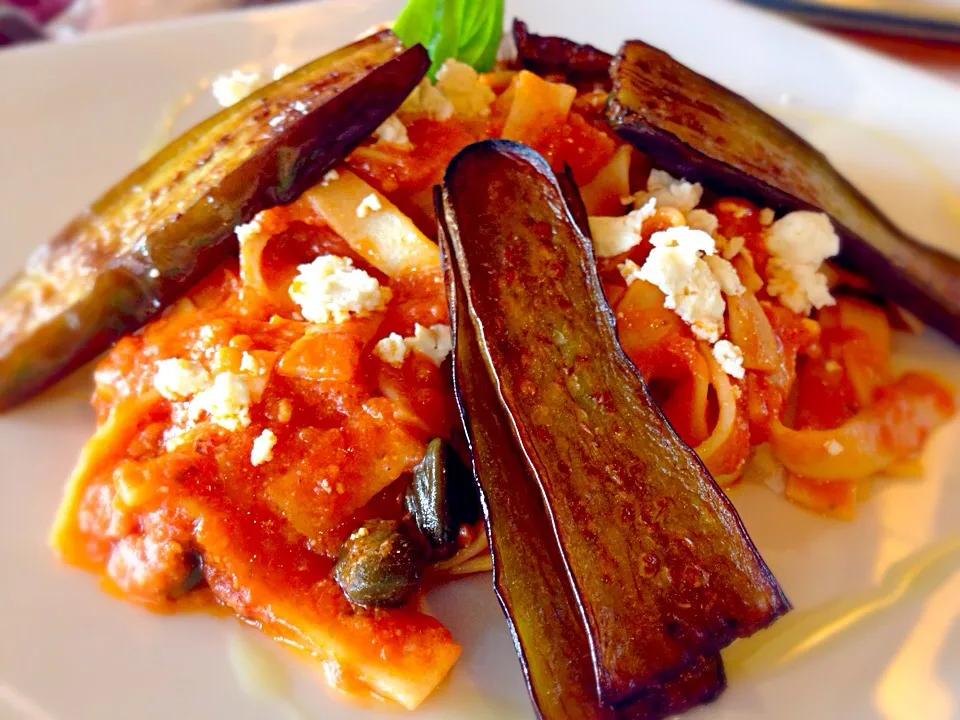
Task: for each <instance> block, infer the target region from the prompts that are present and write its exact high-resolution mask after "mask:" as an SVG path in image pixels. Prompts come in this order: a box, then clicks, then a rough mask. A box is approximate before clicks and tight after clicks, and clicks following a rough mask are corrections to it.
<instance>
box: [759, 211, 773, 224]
mask: <svg viewBox="0 0 960 720" xmlns="http://www.w3.org/2000/svg"><path fill="white" fill-rule="evenodd" d="M776 217H777V216H776V213H774V212H773V209H772V208H764V209H763V210H761V211H760V216H759V220H760V224H761V225H765V226H766V225H773V220H774V218H776Z"/></svg>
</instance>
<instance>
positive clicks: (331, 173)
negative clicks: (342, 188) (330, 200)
mask: <svg viewBox="0 0 960 720" xmlns="http://www.w3.org/2000/svg"><path fill="white" fill-rule="evenodd" d="M339 179H340V173H338V172H337V171H336V170H328V171H327V173H326V174H325V175H324V176H323V180H321V181H320V184H321V185H323V186H324V187H326V186H327V185H329V184H330V183H332V182H333V181H334V180H339Z"/></svg>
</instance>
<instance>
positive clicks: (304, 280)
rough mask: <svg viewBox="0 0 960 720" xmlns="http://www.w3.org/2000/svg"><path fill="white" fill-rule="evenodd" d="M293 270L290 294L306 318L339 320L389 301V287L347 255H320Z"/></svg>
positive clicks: (378, 307) (366, 311)
mask: <svg viewBox="0 0 960 720" xmlns="http://www.w3.org/2000/svg"><path fill="white" fill-rule="evenodd" d="M374 197H375V196H374ZM297 270H298V271H299V274H298V275H297V276H296V277H295V278H294V279H293V282H291V283H290V297H291V298H292V299H293V301H294V302H295V303H297V305H299V306H300V313H301V314H302V315H303V317H304V318H305V319H307V320H309V321H310V322H314V323H326V322H335V323H341V322H344V321H346V320H347V319H349V318H350V316H351V315H357V316H360V317H363V316H365V315H369V314H370V313H372V312H376V311H378V310H383V308H384V307H385V306H386V304H387V303H388V302H389V301H390V296H391V293H390V288H385V287H381V286H380V283H379V282H378V281H377V279H376V278H374V277H371V276H370V275H368V274H367V273H366V272H364V271H363V270H361V269H360V268H356V267H354V266H353V260H351V259H350V258H345V257H340V256H338V255H321V256H320V257H318V258H317V259H316V260H314V261H313V262H312V263H309V264H307V265H300V266H299V267H298V268H297Z"/></svg>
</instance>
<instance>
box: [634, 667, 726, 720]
mask: <svg viewBox="0 0 960 720" xmlns="http://www.w3.org/2000/svg"><path fill="white" fill-rule="evenodd" d="M726 687H727V676H726V673H725V672H724V670H723V660H722V659H721V658H720V656H719V655H711V656H709V657H701V658H698V659H697V660H695V661H694V662H693V663H692V664H691V665H690V666H689V667H687V668H685V669H683V670H681V671H680V672H679V673H678V674H677V675H676V677H674V678H673V679H672V680H670V681H669V682H666V683H662V684H660V685H654V686H652V687H649V688H644V689H643V690H641V691H640V692H638V693H637V694H636V695H634V696H633V697H632V698H631V699H630V700H629V701H627V702H626V703H622V704H621V705H620V706H619V707H618V712H617V717H618V718H620V719H621V720H641V718H642V719H643V720H651V719H652V718H666V717H670V716H673V715H679V714H680V713H684V712H686V711H687V710H691V709H693V708H695V707H696V706H697V705H704V704H706V703H710V702H713V701H714V700H716V699H717V698H718V697H720V695H721V694H722V693H723V691H724V690H725V689H726Z"/></svg>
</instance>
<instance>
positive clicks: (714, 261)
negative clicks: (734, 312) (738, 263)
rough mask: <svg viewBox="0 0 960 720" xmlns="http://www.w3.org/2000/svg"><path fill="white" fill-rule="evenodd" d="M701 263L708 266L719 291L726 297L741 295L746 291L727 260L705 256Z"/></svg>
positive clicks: (734, 269) (735, 270)
mask: <svg viewBox="0 0 960 720" xmlns="http://www.w3.org/2000/svg"><path fill="white" fill-rule="evenodd" d="M703 261H704V262H705V263H707V265H709V266H710V270H711V272H713V276H714V277H715V278H716V279H717V282H718V283H720V289H721V290H723V292H724V293H725V294H727V295H743V293H745V292H746V291H747V289H746V288H745V287H744V286H743V283H742V282H740V276H739V275H737V269H736V268H735V267H734V266H733V265H731V264H730V261H729V260H724V259H723V258H722V257H718V256H716V255H707V256H706V257H704V258H703Z"/></svg>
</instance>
